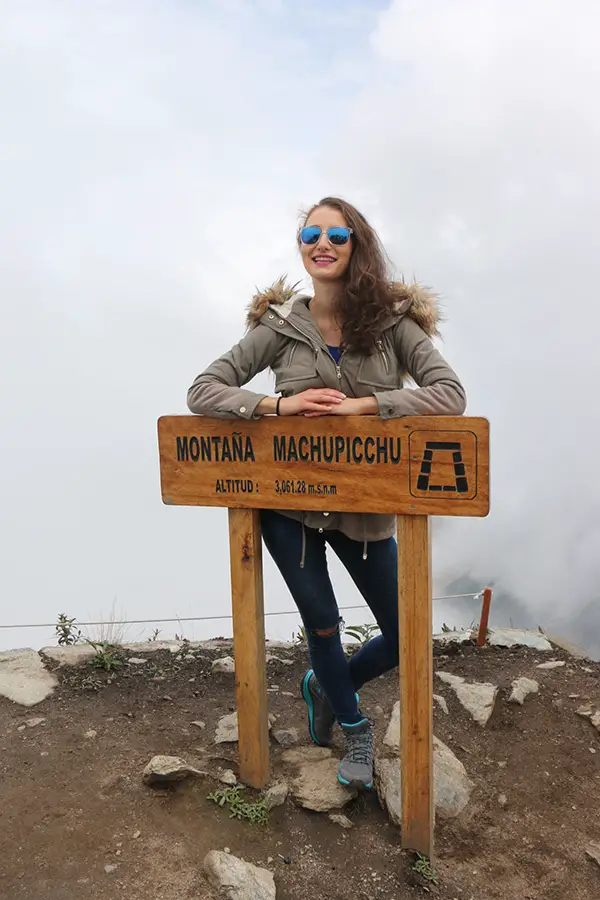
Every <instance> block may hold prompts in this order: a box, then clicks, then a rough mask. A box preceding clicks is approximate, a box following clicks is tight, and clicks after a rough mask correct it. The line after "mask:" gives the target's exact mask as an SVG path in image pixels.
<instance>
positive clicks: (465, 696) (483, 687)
mask: <svg viewBox="0 0 600 900" xmlns="http://www.w3.org/2000/svg"><path fill="white" fill-rule="evenodd" d="M437 676H438V678H439V679H441V681H444V682H445V683H446V684H448V685H449V686H450V687H451V688H452V690H453V691H454V693H455V694H456V696H457V697H458V699H459V701H460V703H461V704H462V705H463V706H464V708H465V709H466V710H467V712H469V713H470V714H471V716H472V717H473V719H474V720H475V721H476V722H477V723H478V724H479V725H485V724H486V723H487V721H488V720H489V718H490V716H491V715H492V712H493V711H494V704H495V702H496V696H497V694H498V688H497V687H496V685H494V684H488V683H487V682H477V681H476V682H473V683H472V684H468V683H467V682H466V681H465V679H464V678H462V677H461V676H460V675H451V674H450V673H449V672H438V673H437Z"/></svg>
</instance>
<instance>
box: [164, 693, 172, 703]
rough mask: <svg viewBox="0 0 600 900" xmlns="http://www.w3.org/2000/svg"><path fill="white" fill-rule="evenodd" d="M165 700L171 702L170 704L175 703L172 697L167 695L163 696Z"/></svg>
mask: <svg viewBox="0 0 600 900" xmlns="http://www.w3.org/2000/svg"><path fill="white" fill-rule="evenodd" d="M163 700H167V701H169V702H170V703H172V702H173V698H172V697H170V696H169V694H165V695H164V696H163Z"/></svg>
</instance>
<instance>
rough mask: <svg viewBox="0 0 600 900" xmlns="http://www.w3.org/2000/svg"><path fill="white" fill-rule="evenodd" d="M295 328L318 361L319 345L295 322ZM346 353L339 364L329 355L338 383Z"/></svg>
mask: <svg viewBox="0 0 600 900" xmlns="http://www.w3.org/2000/svg"><path fill="white" fill-rule="evenodd" d="M293 327H294V328H295V329H296V331H299V332H300V334H301V335H302V336H303V337H305V338H306V340H307V341H308V342H309V344H310V345H311V346H312V347H313V349H314V352H315V361H316V360H317V358H318V356H319V348H318V347H317V345H316V344H314V343H313V341H312V338H311V337H310V335H308V334H306V332H305V331H303V330H302V329H301V328H298V326H297V325H296V323H295V322H294V323H293ZM327 352H328V353H329V350H328V351H327ZM345 353H346V351H345V350H343V351H342V354H341V356H340V361H339V363H336V361H335V359H333V356H331V354H330V353H329V355H330V356H331V359H332V360H333V364H334V365H335V373H336V375H337V379H338V381H340V380H341V378H342V359H343V358H344V354H345ZM386 366H387V358H386Z"/></svg>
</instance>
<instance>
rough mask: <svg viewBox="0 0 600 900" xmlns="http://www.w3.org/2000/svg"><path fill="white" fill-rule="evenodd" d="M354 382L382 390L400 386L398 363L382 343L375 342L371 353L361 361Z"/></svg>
mask: <svg viewBox="0 0 600 900" xmlns="http://www.w3.org/2000/svg"><path fill="white" fill-rule="evenodd" d="M356 381H357V382H358V384H362V385H366V386H368V387H372V388H382V389H383V390H390V388H397V387H401V386H402V378H401V377H400V372H399V370H398V362H397V360H396V357H395V356H394V355H392V354H391V353H390V350H389V348H388V347H387V346H386V344H385V342H384V341H377V346H376V348H375V349H374V350H373V352H372V353H371V354H369V356H364V357H363V358H362V359H361V361H360V363H359V366H358V371H357V373H356Z"/></svg>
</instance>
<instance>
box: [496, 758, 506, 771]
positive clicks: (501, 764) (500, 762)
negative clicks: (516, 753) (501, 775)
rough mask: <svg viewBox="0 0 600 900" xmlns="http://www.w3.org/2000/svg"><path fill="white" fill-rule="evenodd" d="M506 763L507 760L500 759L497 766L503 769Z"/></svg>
mask: <svg viewBox="0 0 600 900" xmlns="http://www.w3.org/2000/svg"><path fill="white" fill-rule="evenodd" d="M507 765H508V763H507V761H506V760H505V759H501V760H500V761H499V762H498V766H499V768H500V769H505V768H506V766H507Z"/></svg>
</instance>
